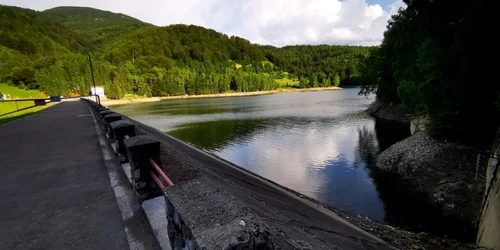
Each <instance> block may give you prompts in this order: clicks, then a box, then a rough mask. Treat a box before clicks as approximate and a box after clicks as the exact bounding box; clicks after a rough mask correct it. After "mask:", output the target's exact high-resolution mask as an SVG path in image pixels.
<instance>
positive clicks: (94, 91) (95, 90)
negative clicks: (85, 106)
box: [90, 86, 104, 97]
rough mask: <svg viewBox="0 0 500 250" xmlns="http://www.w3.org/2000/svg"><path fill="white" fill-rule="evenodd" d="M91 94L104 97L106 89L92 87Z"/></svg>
mask: <svg viewBox="0 0 500 250" xmlns="http://www.w3.org/2000/svg"><path fill="white" fill-rule="evenodd" d="M90 94H91V95H98V96H100V97H104V87H103V86H95V88H94V86H92V87H90Z"/></svg>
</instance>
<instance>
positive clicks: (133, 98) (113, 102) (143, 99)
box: [101, 87, 342, 106]
mask: <svg viewBox="0 0 500 250" xmlns="http://www.w3.org/2000/svg"><path fill="white" fill-rule="evenodd" d="M339 89H342V88H340V87H325V88H307V89H296V88H280V89H277V90H266V91H255V92H231V93H221V94H210V95H181V96H163V97H149V98H148V97H138V96H129V97H124V98H122V99H120V100H111V99H109V100H102V101H101V103H102V104H103V105H106V106H112V105H120V104H129V103H141V102H155V101H161V100H173V99H190V98H214V97H236V96H254V95H268V94H276V93H283V92H307V91H322V90H339Z"/></svg>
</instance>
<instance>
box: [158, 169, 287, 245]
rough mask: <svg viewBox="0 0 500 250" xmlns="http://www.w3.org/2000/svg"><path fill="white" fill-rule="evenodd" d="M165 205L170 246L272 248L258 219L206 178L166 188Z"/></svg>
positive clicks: (270, 241)
mask: <svg viewBox="0 0 500 250" xmlns="http://www.w3.org/2000/svg"><path fill="white" fill-rule="evenodd" d="M165 204H166V211H167V219H168V229H169V230H168V231H169V238H170V242H171V246H172V248H173V249H186V246H187V249H274V240H273V239H272V237H271V234H270V232H269V231H268V227H267V225H266V224H265V223H264V222H263V221H262V219H261V218H260V217H259V216H257V215H256V214H255V213H253V212H252V211H251V210H250V209H249V208H248V207H246V206H244V205H243V204H242V203H241V202H240V201H238V200H237V199H236V198H235V197H234V196H233V195H231V194H230V193H229V192H227V191H226V190H225V189H224V188H223V187H221V186H220V185H219V184H218V183H216V182H214V181H212V180H210V179H209V178H206V177H201V178H197V179H195V180H191V181H188V182H184V183H181V184H178V185H175V186H172V187H168V188H167V189H166V195H165ZM292 248H293V247H292ZM292 248H289V249H292Z"/></svg>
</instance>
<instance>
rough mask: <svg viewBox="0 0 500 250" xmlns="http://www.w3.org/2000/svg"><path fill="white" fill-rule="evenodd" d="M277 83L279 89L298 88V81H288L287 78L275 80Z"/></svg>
mask: <svg viewBox="0 0 500 250" xmlns="http://www.w3.org/2000/svg"><path fill="white" fill-rule="evenodd" d="M275 81H276V82H277V83H278V85H279V88H290V87H298V86H299V81H298V80H297V79H290V78H288V77H285V78H282V79H275Z"/></svg>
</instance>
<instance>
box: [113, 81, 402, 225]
mask: <svg viewBox="0 0 500 250" xmlns="http://www.w3.org/2000/svg"><path fill="white" fill-rule="evenodd" d="M358 91H359V89H344V90H334V91H319V92H291V93H280V94H272V95H262V96H247V97H226V98H205V99H182V100H167V101H161V102H153V103H140V104H131V105H124V106H117V107H114V108H113V109H114V110H116V111H117V112H120V113H123V114H125V115H127V116H130V117H131V118H133V119H136V120H138V121H141V122H143V123H145V124H147V125H150V126H152V127H155V128H157V129H160V130H161V131H164V132H166V133H168V134H170V135H172V136H174V137H176V138H178V139H181V140H183V141H186V142H189V143H191V144H193V145H196V146H197V147H199V148H202V149H203V150H205V151H208V152H210V153H212V154H215V155H217V156H219V157H221V158H223V159H226V160H228V161H230V162H233V163H235V164H237V165H239V166H241V167H244V168H246V169H248V170H250V171H252V172H254V173H257V174H259V175H261V176H263V177H265V178H268V179H270V180H272V181H274V182H277V183H279V184H281V185H284V186H286V187H289V188H291V189H293V190H295V191H298V192H300V193H302V194H304V195H307V196H310V197H313V198H315V199H317V200H320V201H322V202H324V203H327V204H329V205H332V206H333V207H335V208H337V209H340V210H343V211H345V212H347V213H350V214H353V215H361V216H363V217H368V218H370V219H372V220H377V221H384V220H385V217H386V207H385V205H384V201H383V200H382V199H381V195H380V193H379V191H378V190H377V186H376V181H374V178H373V175H374V174H373V173H372V170H371V169H373V168H372V165H373V164H374V160H375V157H376V154H377V153H378V152H379V148H380V147H379V145H381V146H382V147H388V146H389V145H391V144H392V143H394V142H395V141H397V140H400V139H403V138H404V137H405V136H407V135H408V133H409V131H407V130H408V129H405V128H403V129H401V127H394V126H392V125H389V126H385V127H384V128H385V135H384V138H383V139H379V138H377V133H379V134H383V133H384V128H382V129H381V128H377V126H376V121H375V120H374V119H373V118H372V117H370V116H368V115H367V114H365V113H364V112H363V111H364V110H365V109H366V108H367V107H368V106H369V104H370V103H372V102H373V101H374V96H368V97H364V96H359V95H358ZM378 127H380V126H378ZM387 127H389V129H387ZM379 137H380V136H379Z"/></svg>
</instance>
